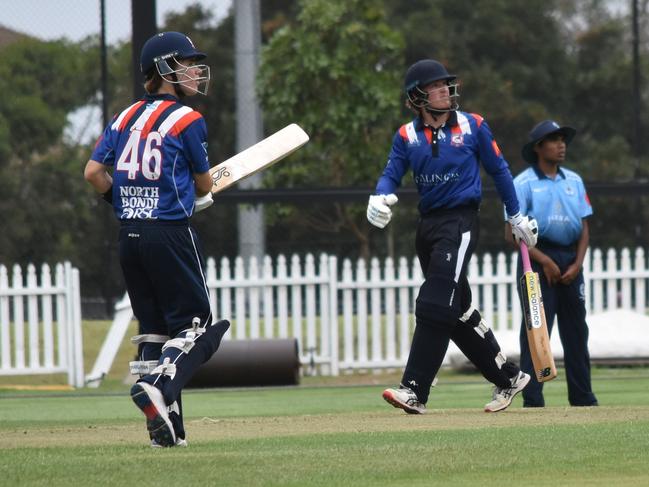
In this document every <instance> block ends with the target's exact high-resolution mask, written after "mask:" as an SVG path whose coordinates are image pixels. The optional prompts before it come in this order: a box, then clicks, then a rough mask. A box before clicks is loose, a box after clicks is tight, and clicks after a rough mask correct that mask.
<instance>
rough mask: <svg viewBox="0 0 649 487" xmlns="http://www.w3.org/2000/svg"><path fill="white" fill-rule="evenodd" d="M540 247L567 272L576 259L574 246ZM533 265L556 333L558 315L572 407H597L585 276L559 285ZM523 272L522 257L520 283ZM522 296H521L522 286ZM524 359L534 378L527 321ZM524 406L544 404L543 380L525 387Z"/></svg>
mask: <svg viewBox="0 0 649 487" xmlns="http://www.w3.org/2000/svg"><path fill="white" fill-rule="evenodd" d="M538 249H539V250H540V251H541V252H543V253H544V254H546V255H547V256H548V257H550V258H551V259H552V260H553V261H554V262H555V263H556V264H557V265H558V266H559V269H560V270H561V272H562V273H563V272H564V271H565V270H566V268H567V267H568V266H569V265H570V264H571V263H572V262H574V260H575V257H576V250H575V248H574V246H570V247H563V246H556V245H552V244H548V243H544V242H539V244H538ZM532 268H533V270H534V271H535V272H538V274H539V277H540V281H541V292H542V293H543V306H544V308H545V318H546V321H547V324H548V331H549V332H550V333H552V328H553V325H554V318H555V316H556V317H557V322H558V326H559V338H560V339H561V344H562V345H563V354H564V364H565V370H566V381H567V383H568V401H569V402H570V404H571V405H572V406H595V405H597V399H596V398H595V394H593V391H592V388H591V379H590V354H589V352H588V325H587V323H586V302H585V294H584V275H583V272H580V273H579V275H578V276H577V277H576V278H575V280H574V281H572V282H571V283H570V284H569V285H564V284H555V285H554V286H552V287H551V286H550V285H549V284H548V281H547V279H546V278H545V275H544V274H543V267H542V266H541V265H540V264H538V263H537V262H532ZM522 275H523V266H522V261H521V259H520V257H519V259H518V268H517V282H519V281H520V278H521V276H522ZM518 291H519V297H520V289H519V290H518ZM520 347H521V359H520V367H521V370H523V371H524V372H526V373H528V374H531V375H532V377H534V373H533V370H534V369H533V367H532V358H531V356H530V349H529V344H528V341H527V332H526V328H525V323H524V322H523V323H521V329H520ZM523 405H524V406H526V407H543V406H545V400H544V398H543V383H541V382H538V381H536V380H535V379H532V380H531V381H530V382H529V384H528V385H527V387H526V388H525V389H524V390H523Z"/></svg>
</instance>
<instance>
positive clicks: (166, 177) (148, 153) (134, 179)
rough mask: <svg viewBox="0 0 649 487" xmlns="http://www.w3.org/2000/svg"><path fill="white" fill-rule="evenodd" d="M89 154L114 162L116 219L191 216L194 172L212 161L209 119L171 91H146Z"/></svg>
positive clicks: (119, 117) (179, 218) (100, 159)
mask: <svg viewBox="0 0 649 487" xmlns="http://www.w3.org/2000/svg"><path fill="white" fill-rule="evenodd" d="M91 159H92V160H94V161H97V162H100V163H102V164H105V165H107V166H112V167H113V190H112V191H113V208H114V210H115V214H116V215H117V218H118V219H120V220H183V219H187V218H189V217H191V215H192V213H193V209H194V199H195V190H194V179H193V174H194V173H197V174H200V173H204V172H207V171H208V170H209V167H210V164H209V161H208V158H207V128H206V125H205V120H204V119H203V117H202V116H201V114H200V113H198V112H196V111H195V110H193V109H191V108H189V107H187V106H185V105H183V104H182V103H180V102H179V101H178V99H177V98H176V97H174V96H172V95H146V96H145V97H144V99H143V100H140V101H138V102H137V103H134V104H133V105H131V106H130V107H128V108H126V109H125V110H124V111H122V112H121V113H120V114H118V115H117V116H116V117H115V118H114V119H113V120H112V121H111V123H109V124H108V126H107V127H106V129H105V130H104V133H103V134H102V136H101V137H100V138H99V140H98V141H97V144H96V146H95V149H94V151H93V153H92V157H91Z"/></svg>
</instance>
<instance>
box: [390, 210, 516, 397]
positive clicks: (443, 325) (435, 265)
mask: <svg viewBox="0 0 649 487" xmlns="http://www.w3.org/2000/svg"><path fill="white" fill-rule="evenodd" d="M478 236H479V219H478V210H477V208H473V207H472V208H454V209H443V210H437V211H434V212H432V213H430V214H428V215H425V216H423V217H422V218H421V219H420V221H419V225H418V228H417V237H416V249H417V256H418V258H419V262H420V264H421V268H422V271H423V273H424V277H425V280H424V283H423V284H422V286H421V288H420V290H419V294H418V296H417V304H416V308H415V317H416V327H415V332H414V335H413V337H412V344H411V348H410V354H409V356H408V362H407V364H406V368H405V370H404V374H403V377H402V384H403V385H404V386H406V387H409V388H410V389H412V390H413V391H414V392H415V393H416V394H417V397H418V398H419V401H420V402H422V403H426V401H427V400H428V395H429V392H430V387H431V384H432V381H433V379H434V377H435V375H436V374H437V372H438V370H439V368H440V366H441V364H442V362H443V360H444V356H445V355H446V351H447V349H448V345H449V341H450V340H453V342H455V344H456V345H457V346H458V348H460V350H462V352H463V353H464V354H465V355H466V356H467V358H469V360H471V362H473V363H474V364H475V365H476V366H477V367H478V369H479V370H480V372H481V373H482V374H483V375H484V377H485V378H486V379H487V380H489V381H490V382H492V383H494V384H495V385H497V386H498V387H509V386H510V385H511V382H510V378H511V377H513V376H514V375H516V374H517V373H518V371H519V369H518V366H517V365H515V364H512V363H509V362H505V364H503V360H501V355H500V347H499V346H498V343H497V342H496V339H495V337H494V336H493V333H492V332H491V330H489V331H488V332H483V330H480V332H478V330H479V325H480V324H481V317H480V313H479V312H477V311H474V312H473V313H472V314H471V316H470V318H467V319H466V320H464V321H462V320H460V317H461V316H463V315H464V314H465V313H466V312H467V311H468V310H469V308H470V307H471V287H470V285H469V281H468V279H467V276H466V273H467V267H468V264H469V261H470V259H471V256H472V255H473V252H474V250H475V247H476V244H477V241H478Z"/></svg>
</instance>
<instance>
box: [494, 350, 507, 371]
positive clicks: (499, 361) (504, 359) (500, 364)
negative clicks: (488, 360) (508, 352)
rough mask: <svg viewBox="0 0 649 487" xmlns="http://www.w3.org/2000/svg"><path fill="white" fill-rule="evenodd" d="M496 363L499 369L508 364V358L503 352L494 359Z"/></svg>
mask: <svg viewBox="0 0 649 487" xmlns="http://www.w3.org/2000/svg"><path fill="white" fill-rule="evenodd" d="M494 360H495V361H496V366H497V367H498V368H499V369H502V368H503V365H505V362H507V357H505V355H504V354H503V353H502V352H498V355H496V358H495V359H494Z"/></svg>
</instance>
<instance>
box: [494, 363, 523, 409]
mask: <svg viewBox="0 0 649 487" xmlns="http://www.w3.org/2000/svg"><path fill="white" fill-rule="evenodd" d="M529 381H530V375H529V374H526V373H525V372H523V371H519V372H518V375H517V376H516V377H512V379H511V382H512V386H511V387H507V388H505V389H501V388H500V387H495V388H494V395H493V400H492V401H491V402H489V403H487V404H485V407H484V410H485V412H487V413H495V412H496V411H502V410H503V409H507V408H508V407H509V405H510V404H511V403H512V399H514V396H516V394H518V393H519V392H521V391H522V390H523V389H525V386H526V385H527V383H528V382H529Z"/></svg>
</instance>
